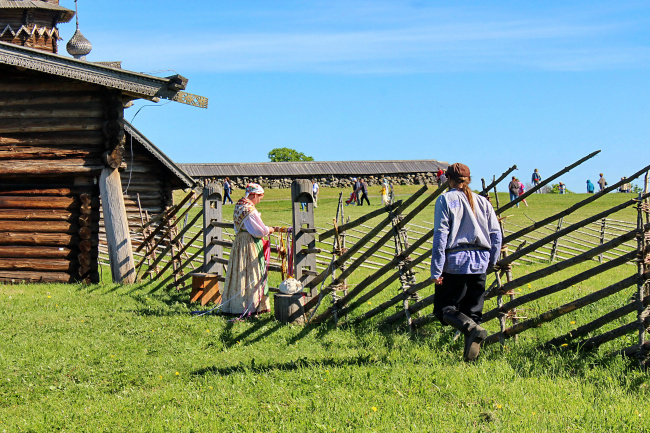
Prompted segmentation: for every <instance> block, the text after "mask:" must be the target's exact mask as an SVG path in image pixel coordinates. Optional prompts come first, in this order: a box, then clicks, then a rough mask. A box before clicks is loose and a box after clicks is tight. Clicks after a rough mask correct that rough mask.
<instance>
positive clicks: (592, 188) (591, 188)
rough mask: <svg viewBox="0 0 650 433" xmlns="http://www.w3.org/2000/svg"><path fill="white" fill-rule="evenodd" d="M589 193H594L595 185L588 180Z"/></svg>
mask: <svg viewBox="0 0 650 433" xmlns="http://www.w3.org/2000/svg"><path fill="white" fill-rule="evenodd" d="M587 192H594V184H593V183H591V181H590V180H587Z"/></svg>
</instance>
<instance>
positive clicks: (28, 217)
mask: <svg viewBox="0 0 650 433" xmlns="http://www.w3.org/2000/svg"><path fill="white" fill-rule="evenodd" d="M78 218H79V212H78V211H69V210H62V209H2V208H0V220H24V221H40V220H56V221H75V220H76V219H78Z"/></svg>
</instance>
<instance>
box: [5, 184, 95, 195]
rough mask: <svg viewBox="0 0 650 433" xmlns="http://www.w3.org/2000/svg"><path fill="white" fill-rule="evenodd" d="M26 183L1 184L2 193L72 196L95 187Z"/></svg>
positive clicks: (90, 190)
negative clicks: (46, 185)
mask: <svg viewBox="0 0 650 433" xmlns="http://www.w3.org/2000/svg"><path fill="white" fill-rule="evenodd" d="M44 186H45V185H43V184H41V185H34V184H29V185H24V184H19V183H10V184H1V185H0V195H3V196H4V195H22V196H27V195H29V196H31V195H35V196H41V195H48V196H49V195H52V196H71V195H79V194H82V193H87V192H92V190H93V189H94V188H93V187H92V186H90V185H80V186H54V185H51V184H50V185H49V186H48V187H44Z"/></svg>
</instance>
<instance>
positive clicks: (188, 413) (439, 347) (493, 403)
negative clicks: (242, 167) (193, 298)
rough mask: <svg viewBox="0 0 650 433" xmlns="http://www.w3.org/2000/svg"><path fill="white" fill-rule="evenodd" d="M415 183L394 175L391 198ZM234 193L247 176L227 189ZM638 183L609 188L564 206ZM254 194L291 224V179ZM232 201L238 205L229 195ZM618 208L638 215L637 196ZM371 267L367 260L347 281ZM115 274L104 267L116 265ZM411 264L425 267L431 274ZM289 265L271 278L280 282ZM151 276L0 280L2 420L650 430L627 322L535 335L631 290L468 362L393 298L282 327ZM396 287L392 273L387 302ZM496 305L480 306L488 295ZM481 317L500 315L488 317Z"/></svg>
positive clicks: (524, 218) (261, 428)
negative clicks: (572, 336) (403, 316)
mask: <svg viewBox="0 0 650 433" xmlns="http://www.w3.org/2000/svg"><path fill="white" fill-rule="evenodd" d="M417 188H418V187H415V186H409V187H399V186H398V187H396V192H397V194H398V199H400V198H407V197H408V195H409V194H411V193H413V192H414V191H415V190H417ZM431 190H432V189H431ZM339 192H340V191H339V190H334V189H327V188H322V189H321V199H320V200H319V206H318V209H317V210H316V211H317V212H316V221H317V225H319V226H321V227H327V224H328V223H329V222H331V221H332V218H333V216H334V213H335V209H336V203H337V200H338V194H339ZM348 194H349V191H347V190H346V191H344V196H346V195H348ZM370 195H371V197H370V200H371V203H372V205H371V207H370V208H367V207H366V206H364V207H352V206H348V207H345V212H346V215H349V216H350V217H351V219H354V218H355V217H357V216H360V215H362V214H364V213H365V212H367V211H368V210H369V209H376V208H378V207H379V203H380V198H379V187H371V189H370ZM240 196H241V191H240V190H236V191H235V192H234V194H233V199H237V198H238V197H240ZM586 197H587V196H586V194H569V195H566V196H558V195H542V194H537V195H534V196H532V197H531V198H530V199H529V200H528V202H529V205H530V207H528V208H519V209H512V210H511V211H508V212H506V214H507V215H509V216H510V217H509V218H508V221H509V222H512V223H516V224H522V225H523V224H527V223H528V224H529V223H530V220H539V219H541V218H543V217H544V216H548V215H551V214H553V213H555V212H557V211H559V210H561V209H563V208H566V207H568V206H570V205H572V204H574V203H576V202H578V201H580V200H582V199H584V198H586ZM630 198H632V195H631V194H630V195H623V194H609V195H607V196H606V197H604V198H603V199H601V200H599V201H597V202H596V203H594V204H592V205H590V206H589V207H588V209H585V210H581V211H580V212H579V214H578V215H576V216H572V217H570V218H571V222H577V221H578V220H579V219H581V218H584V217H585V216H587V215H591V214H594V213H596V212H598V211H600V210H604V209H607V208H609V207H612V206H614V205H616V204H618V203H621V202H622V201H624V200H628V199H630ZM500 199H501V200H502V202H503V201H504V200H506V197H505V196H504V195H502V196H501V197H500ZM259 209H260V211H261V212H262V217H263V219H264V220H265V222H266V223H267V224H268V225H286V224H289V223H290V222H291V213H290V207H289V191H288V190H268V191H267V194H266V197H265V201H263V202H262V203H261V204H260V206H259ZM229 212H232V206H226V207H225V211H224V213H225V214H226V215H227V214H228V213H229ZM616 218H618V219H621V220H627V221H634V220H635V212H633V211H631V210H629V211H624V212H620V213H618V214H616ZM422 221H433V216H432V210H431V209H430V210H425V211H424V212H423V213H422V214H421V215H420V216H419V217H418V218H417V219H416V220H415V222H416V223H418V222H422ZM595 264H596V262H590V263H587V264H584V265H582V266H580V267H579V269H574V270H572V271H571V272H569V273H566V274H562V275H554V276H551V277H549V278H548V279H545V280H544V281H540V282H536V283H535V284H533V286H532V287H530V288H528V287H524V288H523V291H524V293H525V292H526V291H527V290H535V289H538V288H541V287H543V286H545V285H548V284H552V283H554V282H557V281H559V280H562V279H563V278H566V275H571V273H575V272H578V271H582V270H585V269H588V268H590V267H593V266H595ZM543 266H544V265H543V264H537V265H534V266H518V267H515V268H514V271H513V272H514V274H515V276H517V275H521V274H523V273H526V272H531V271H532V270H534V269H538V268H540V267H543ZM635 270H636V268H635V267H634V266H631V265H626V266H624V267H622V268H621V269H617V270H614V271H612V272H609V273H607V274H604V275H601V276H599V277H597V278H594V279H591V280H588V281H586V282H584V283H581V284H579V285H577V286H576V287H572V288H571V290H570V291H566V292H565V293H562V294H558V295H557V296H556V297H553V298H549V299H548V300H543V301H539V302H537V303H536V304H534V305H531V306H529V307H528V309H527V310H525V311H522V314H525V315H527V316H534V315H536V314H539V313H541V312H543V311H545V310H546V309H548V308H551V307H553V306H557V305H559V304H560V303H563V302H567V301H570V300H572V299H575V298H576V297H579V296H583V295H584V294H586V293H590V292H592V291H594V290H596V289H598V288H602V287H605V286H606V285H608V284H611V283H613V282H615V281H618V279H621V278H622V277H624V276H627V275H630V273H633V272H635ZM370 272H371V271H369V270H363V271H361V272H359V275H356V276H354V278H352V279H351V284H354V283H355V282H358V281H360V279H361V278H363V277H364V276H366V275H369V273H370ZM108 274H109V273H108V272H107V270H106V269H104V272H103V277H104V278H105V279H106V278H107V277H108ZM417 277H418V281H421V280H422V279H424V278H426V277H427V275H426V272H419V273H418V274H417ZM278 281H279V277H277V276H273V279H272V284H273V285H274V284H277V282H278ZM153 287H155V282H151V283H141V284H137V285H134V286H121V285H115V284H112V283H110V282H105V283H103V284H99V285H93V286H84V285H59V284H53V285H46V284H40V285H0V335H1V339H0V372H2V375H0V431H7V432H20V431H36V432H40V431H67V432H79V431H93V432H95V431H111V432H121V431H129V432H130V431H179V432H186V431H187V432H189V431H217V432H220V431H224V432H231V431H233V432H345V431H355V432H370V431H377V432H383V431H413V432H425V431H426V432H428V431H434V432H454V431H458V432H467V431H471V432H474V431H478V432H507V431H531V432H565V431H579V432H600V431H603V432H642V431H650V411H648V403H649V402H650V398H649V389H648V387H649V382H648V377H647V373H646V372H644V371H642V370H640V369H639V368H638V367H637V365H636V363H635V362H633V361H631V360H627V359H622V358H621V357H619V356H616V355H614V356H613V355H612V354H611V353H612V352H613V351H615V350H616V349H617V348H621V347H624V346H627V345H630V344H633V343H634V341H635V338H636V337H635V336H634V335H629V336H626V337H624V338H621V339H619V340H616V341H615V342H612V343H609V344H607V345H606V346H604V347H602V348H601V349H600V350H598V351H595V352H590V353H581V352H578V351H576V350H575V349H573V348H571V347H570V346H568V347H565V348H558V349H556V350H551V351H541V350H539V349H538V344H539V343H540V342H543V341H545V340H548V339H549V338H551V337H553V336H556V335H560V334H562V333H564V332H566V331H568V330H570V329H572V328H574V327H575V326H577V325H580V324H583V323H586V322H587V321H588V320H592V319H593V318H596V317H598V316H600V315H602V314H604V313H606V312H607V311H610V310H611V309H613V308H615V307H618V306H620V305H622V304H623V303H625V302H628V301H629V298H630V297H631V296H632V294H633V293H634V291H635V289H634V288H630V289H628V290H626V291H624V292H621V293H620V294H619V296H615V297H612V298H608V299H606V300H603V301H601V302H599V303H598V304H595V305H593V306H590V307H588V308H585V309H583V310H578V311H576V312H573V313H571V315H569V316H567V317H563V318H561V319H559V320H558V321H557V322H553V323H551V324H547V325H544V326H542V327H540V328H537V329H534V330H531V331H529V332H526V333H524V334H523V335H522V336H521V338H519V340H518V342H514V341H510V340H509V341H507V342H506V344H505V346H500V345H498V344H496V345H492V346H490V347H488V348H486V349H485V350H484V351H483V353H482V356H481V357H480V358H479V360H478V361H477V362H476V363H473V364H466V363H463V362H462V361H461V351H462V338H461V339H459V340H457V341H454V340H453V335H454V333H453V331H452V330H451V329H450V328H448V327H447V328H443V327H442V326H441V325H440V324H438V323H431V324H428V325H426V326H424V327H422V328H421V329H418V330H417V331H416V332H415V333H414V334H413V335H409V334H408V331H407V330H406V329H404V328H403V327H402V326H387V325H384V324H383V323H382V319H383V318H385V317H386V315H388V314H392V313H393V312H395V309H394V308H391V309H389V311H388V312H386V314H384V315H383V316H378V317H377V318H375V319H373V320H371V321H369V322H363V323H359V324H350V325H342V326H339V327H335V326H333V325H331V324H329V323H328V324H324V325H316V326H307V327H299V326H287V325H283V324H279V323H278V322H276V321H275V320H274V319H273V318H272V316H270V315H265V316H262V317H261V318H258V319H251V320H247V321H234V320H231V318H227V317H222V316H216V315H204V316H201V317H196V316H193V315H192V314H191V312H192V311H195V310H200V309H201V308H200V307H199V306H197V305H192V304H189V303H188V297H189V296H188V292H187V291H181V292H176V291H173V292H165V291H163V290H158V291H152V289H153ZM396 290H397V285H394V286H392V287H390V288H388V289H387V291H388V292H390V293H388V292H387V293H386V294H385V295H384V294H383V293H382V296H383V297H382V296H379V297H378V300H377V302H378V301H379V300H384V299H387V298H388V297H391V296H393V295H394V294H395V293H396ZM428 293H430V292H427V294H428ZM373 301H375V300H374V299H373ZM324 302H325V306H327V305H329V303H330V301H329V299H326V301H324ZM488 304H489V305H486V309H487V308H492V307H493V306H494V304H493V303H488ZM322 308H323V307H321V309H322ZM370 308H372V305H368V306H364V307H363V308H360V309H359V310H358V311H355V312H353V313H352V315H351V317H350V319H354V317H356V316H358V314H359V313H361V312H363V311H367V310H368V309H370ZM429 312H430V308H429V309H427V311H426V313H429ZM631 320H633V316H628V317H627V318H626V320H621V321H619V322H617V323H616V324H613V325H611V326H612V327H613V326H619V325H620V324H624V323H627V322H629V321H631ZM576 323H577V325H576ZM486 326H487V327H488V328H489V329H490V330H491V331H493V332H494V331H496V330H497V324H496V323H495V321H492V322H489V323H488V324H487V325H486ZM607 329H611V327H610V328H607Z"/></svg>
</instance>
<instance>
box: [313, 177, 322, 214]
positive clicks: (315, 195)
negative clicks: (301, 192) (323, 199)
mask: <svg viewBox="0 0 650 433" xmlns="http://www.w3.org/2000/svg"><path fill="white" fill-rule="evenodd" d="M319 190H320V186H318V182H316V179H312V180H311V196H312V197H313V198H314V207H315V208H316V207H318V191H319Z"/></svg>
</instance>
